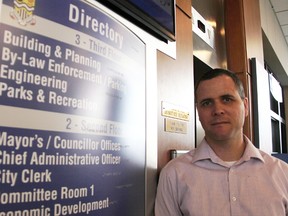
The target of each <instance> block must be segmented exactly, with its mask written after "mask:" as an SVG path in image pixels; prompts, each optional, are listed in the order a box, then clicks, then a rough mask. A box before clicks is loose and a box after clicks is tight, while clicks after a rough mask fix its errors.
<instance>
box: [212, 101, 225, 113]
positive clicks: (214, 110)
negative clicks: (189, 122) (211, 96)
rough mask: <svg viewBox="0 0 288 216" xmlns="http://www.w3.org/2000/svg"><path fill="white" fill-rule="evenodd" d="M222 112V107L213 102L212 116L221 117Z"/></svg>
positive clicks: (218, 103)
mask: <svg viewBox="0 0 288 216" xmlns="http://www.w3.org/2000/svg"><path fill="white" fill-rule="evenodd" d="M224 112H225V111H224V105H223V104H222V103H220V102H215V103H214V106H213V115H223V114H224Z"/></svg>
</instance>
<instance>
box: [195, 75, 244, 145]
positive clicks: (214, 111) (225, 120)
mask: <svg viewBox="0 0 288 216" xmlns="http://www.w3.org/2000/svg"><path fill="white" fill-rule="evenodd" d="M196 100H197V110H198V114H199V120H200V122H201V124H202V127H203V129H204V131H205V137H206V139H207V141H208V142H209V141H213V140H214V141H224V140H228V139H231V138H236V137H240V136H242V135H243V134H242V131H243V124H244V120H245V117H246V116H247V115H248V100H247V98H245V99H241V97H240V95H239V93H238V91H237V89H236V85H235V84H234V82H233V80H232V79H231V78H230V77H228V76H226V75H221V76H219V77H215V78H213V79H210V80H205V81H203V82H201V83H200V84H199V86H198V89H197V92H196Z"/></svg>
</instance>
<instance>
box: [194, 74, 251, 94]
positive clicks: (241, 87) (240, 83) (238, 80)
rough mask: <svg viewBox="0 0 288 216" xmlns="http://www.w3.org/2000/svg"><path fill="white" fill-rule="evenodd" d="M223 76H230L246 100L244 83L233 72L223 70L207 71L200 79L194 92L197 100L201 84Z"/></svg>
mask: <svg viewBox="0 0 288 216" xmlns="http://www.w3.org/2000/svg"><path fill="white" fill-rule="evenodd" d="M223 75H224V76H228V77H230V78H231V79H232V80H233V82H234V83H235V86H236V88H237V91H238V93H239V95H240V97H241V98H242V99H244V98H245V92H244V87H243V83H242V82H241V80H240V79H239V78H238V76H237V75H236V74H235V73H233V72H232V71H229V70H226V69H222V68H215V69H211V70H209V71H207V72H206V73H204V74H203V76H202V77H200V79H199V80H198V81H197V83H196V85H195V91H194V92H195V98H196V92H197V89H198V87H199V84H200V83H201V82H203V81H205V80H210V79H213V78H215V77H219V76H223Z"/></svg>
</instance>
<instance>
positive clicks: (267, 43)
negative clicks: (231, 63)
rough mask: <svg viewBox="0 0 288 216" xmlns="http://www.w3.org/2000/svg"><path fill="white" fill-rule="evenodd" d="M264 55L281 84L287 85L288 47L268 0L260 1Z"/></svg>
mask: <svg viewBox="0 0 288 216" xmlns="http://www.w3.org/2000/svg"><path fill="white" fill-rule="evenodd" d="M260 15H261V27H262V29H263V38H264V56H265V61H267V63H268V65H269V67H271V69H272V70H273V71H275V74H276V75H277V78H278V80H279V82H280V83H281V84H282V85H283V86H288V61H287V59H288V47H287V43H286V40H285V38H284V36H283V34H282V30H281V28H280V26H279V23H278V21H277V18H276V16H275V14H274V12H273V8H272V6H271V4H270V1H269V0H261V1H260Z"/></svg>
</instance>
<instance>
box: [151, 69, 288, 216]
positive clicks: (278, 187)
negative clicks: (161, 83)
mask: <svg viewBox="0 0 288 216" xmlns="http://www.w3.org/2000/svg"><path fill="white" fill-rule="evenodd" d="M195 99H196V108H197V110H198V114H199V120H200V122H201V124H202V127H203V129H204V131H205V138H204V139H203V140H202V142H201V144H200V145H199V146H198V147H197V148H196V149H193V150H191V151H190V152H188V153H186V154H184V155H182V156H179V157H177V158H175V159H173V160H172V161H170V162H169V163H168V164H167V165H166V167H164V169H163V170H162V171H161V174H160V179H159V184H158V189H157V196H156V203H155V216H180V215H185V216H192V215H194V216H227V215H231V216H266V215H267V216H285V215H286V216H287V215H288V165H287V164H286V163H285V162H283V161H280V160H278V159H276V158H274V157H272V156H270V155H268V154H266V153H264V152H262V151H261V150H259V149H257V148H255V147H254V145H253V144H252V143H251V141H250V140H249V139H248V138H247V137H246V136H245V135H244V134H243V124H244V120H245V117H246V116H247V115H248V99H247V98H246V97H245V94H244V90H243V85H242V83H241V81H240V80H239V79H238V78H237V76H236V75H235V74H234V73H232V72H229V71H227V70H224V69H214V70H211V71H208V72H207V73H206V74H204V75H203V77H202V78H201V79H200V80H199V82H198V84H197V85H196V89H195Z"/></svg>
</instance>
